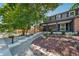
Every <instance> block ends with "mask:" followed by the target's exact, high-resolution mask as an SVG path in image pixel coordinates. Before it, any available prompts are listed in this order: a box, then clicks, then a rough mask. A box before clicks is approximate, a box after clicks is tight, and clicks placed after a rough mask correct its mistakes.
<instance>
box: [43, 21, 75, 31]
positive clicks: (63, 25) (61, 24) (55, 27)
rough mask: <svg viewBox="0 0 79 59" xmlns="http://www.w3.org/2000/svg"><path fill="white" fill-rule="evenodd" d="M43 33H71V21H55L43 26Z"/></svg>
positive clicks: (72, 29)
mask: <svg viewBox="0 0 79 59" xmlns="http://www.w3.org/2000/svg"><path fill="white" fill-rule="evenodd" d="M43 31H57V32H58V31H61V32H62V31H64V32H73V31H74V23H73V20H64V21H60V20H59V21H55V22H51V23H48V24H43Z"/></svg>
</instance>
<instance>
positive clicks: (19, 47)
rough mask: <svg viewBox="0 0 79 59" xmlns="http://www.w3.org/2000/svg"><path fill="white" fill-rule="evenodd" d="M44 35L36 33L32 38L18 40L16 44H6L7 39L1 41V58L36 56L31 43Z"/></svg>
mask: <svg viewBox="0 0 79 59" xmlns="http://www.w3.org/2000/svg"><path fill="white" fill-rule="evenodd" d="M40 35H42V33H41V32H40V33H36V34H34V35H32V36H30V37H26V38H23V39H20V40H19V39H18V41H17V42H15V43H14V44H6V41H5V39H0V56H12V55H13V56H24V55H29V56H31V55H34V54H33V52H32V50H31V43H32V41H33V40H35V39H36V38H38V37H40Z"/></svg>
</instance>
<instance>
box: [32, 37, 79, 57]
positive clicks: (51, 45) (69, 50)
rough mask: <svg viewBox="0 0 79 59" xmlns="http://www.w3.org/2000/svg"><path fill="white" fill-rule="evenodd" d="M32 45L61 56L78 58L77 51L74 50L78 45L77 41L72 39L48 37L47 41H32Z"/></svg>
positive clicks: (78, 53) (78, 52) (78, 51)
mask: <svg viewBox="0 0 79 59" xmlns="http://www.w3.org/2000/svg"><path fill="white" fill-rule="evenodd" d="M32 44H34V45H37V46H40V47H41V48H45V49H46V50H47V51H49V52H51V53H54V52H55V54H56V53H57V54H59V55H62V56H79V50H78V49H77V48H76V45H78V44H79V40H76V39H74V38H66V37H62V36H50V37H48V38H47V39H37V40H34V41H33V42H32Z"/></svg>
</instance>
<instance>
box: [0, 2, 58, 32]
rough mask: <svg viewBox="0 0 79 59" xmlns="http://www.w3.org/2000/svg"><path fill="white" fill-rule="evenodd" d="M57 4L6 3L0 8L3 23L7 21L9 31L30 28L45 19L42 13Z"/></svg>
mask: <svg viewBox="0 0 79 59" xmlns="http://www.w3.org/2000/svg"><path fill="white" fill-rule="evenodd" d="M57 5H58V4H41V3H40V4H21V3H19V4H16V3H12V4H6V5H5V6H4V7H3V8H1V9H0V13H1V15H2V16H3V20H2V21H3V23H7V28H8V30H10V31H14V30H16V29H26V30H28V29H30V28H31V26H32V25H34V24H38V23H41V21H42V20H45V18H46V17H45V15H44V13H46V12H47V10H49V9H54V8H55V7H56V6H57ZM5 30H6V29H5Z"/></svg>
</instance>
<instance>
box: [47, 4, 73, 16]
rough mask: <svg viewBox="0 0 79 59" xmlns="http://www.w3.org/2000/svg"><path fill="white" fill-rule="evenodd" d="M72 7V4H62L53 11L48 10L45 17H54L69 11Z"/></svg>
mask: <svg viewBox="0 0 79 59" xmlns="http://www.w3.org/2000/svg"><path fill="white" fill-rule="evenodd" d="M73 5H74V4H73V3H64V4H61V5H59V6H58V7H57V8H56V9H55V10H54V11H52V10H49V11H48V12H47V13H46V16H48V17H50V16H54V15H56V14H59V13H63V12H66V11H69V10H70V8H71V7H72V6H73Z"/></svg>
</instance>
